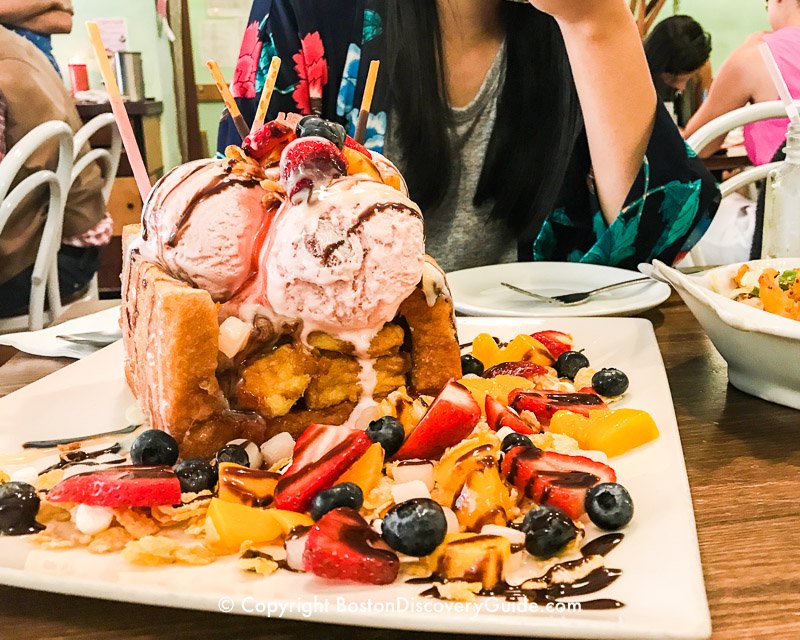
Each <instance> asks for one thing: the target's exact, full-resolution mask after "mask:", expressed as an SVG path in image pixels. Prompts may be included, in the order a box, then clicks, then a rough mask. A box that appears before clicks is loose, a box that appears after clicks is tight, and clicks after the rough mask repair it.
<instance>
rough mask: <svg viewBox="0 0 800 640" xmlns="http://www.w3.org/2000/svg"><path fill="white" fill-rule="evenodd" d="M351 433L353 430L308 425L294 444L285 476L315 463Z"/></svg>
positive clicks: (326, 425) (325, 425) (324, 425)
mask: <svg viewBox="0 0 800 640" xmlns="http://www.w3.org/2000/svg"><path fill="white" fill-rule="evenodd" d="M353 431H355V429H350V428H349V427H341V426H340V427H334V426H331V425H328V424H312V425H309V426H308V427H307V428H306V430H305V431H303V433H302V434H301V435H300V437H299V438H298V439H297V442H295V443H294V451H293V452H292V466H291V467H289V469H288V470H287V473H286V475H290V474H291V473H294V472H295V471H297V470H298V469H301V468H302V467H304V466H306V465H307V464H311V463H312V462H316V461H317V460H319V459H320V458H321V457H322V456H324V455H325V454H326V453H328V451H330V450H331V449H333V448H334V447H335V446H336V445H338V444H341V443H342V442H344V441H345V440H346V439H347V436H349V435H350V434H351V433H353Z"/></svg>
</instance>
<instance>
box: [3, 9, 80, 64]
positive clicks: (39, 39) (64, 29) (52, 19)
mask: <svg viewBox="0 0 800 640" xmlns="http://www.w3.org/2000/svg"><path fill="white" fill-rule="evenodd" d="M72 15H73V9H72V0H3V1H2V3H0V24H1V25H3V26H4V27H7V28H9V29H11V30H13V31H16V32H17V33H18V34H19V35H21V36H22V37H24V38H27V39H28V40H30V41H31V42H32V43H33V44H35V45H36V46H37V47H38V48H39V50H40V51H41V52H42V53H43V54H44V55H45V56H46V57H47V59H48V60H49V61H50V64H52V65H53V67H54V68H55V70H56V71H57V72H58V73H59V74H60V73H61V70H60V69H59V67H58V62H56V59H55V57H54V56H53V43H52V41H51V37H50V36H51V35H53V34H56V33H69V32H70V31H72Z"/></svg>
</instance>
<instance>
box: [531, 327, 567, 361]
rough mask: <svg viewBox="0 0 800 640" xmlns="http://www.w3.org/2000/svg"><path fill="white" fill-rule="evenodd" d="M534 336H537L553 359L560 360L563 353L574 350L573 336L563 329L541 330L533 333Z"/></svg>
mask: <svg viewBox="0 0 800 640" xmlns="http://www.w3.org/2000/svg"><path fill="white" fill-rule="evenodd" d="M531 337H532V338H536V339H537V340H538V341H539V342H541V343H542V344H543V345H544V346H545V348H546V349H547V350H548V351H549V352H550V355H551V356H552V357H553V360H558V356H560V355H561V354H562V353H566V352H567V351H571V350H572V345H573V340H572V336H571V335H569V334H567V333H562V332H561V331H539V332H538V333H532V334H531Z"/></svg>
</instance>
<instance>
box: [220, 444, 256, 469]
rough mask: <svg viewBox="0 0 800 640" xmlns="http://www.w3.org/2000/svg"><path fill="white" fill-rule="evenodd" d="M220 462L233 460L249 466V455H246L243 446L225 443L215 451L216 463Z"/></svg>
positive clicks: (235, 462)
mask: <svg viewBox="0 0 800 640" xmlns="http://www.w3.org/2000/svg"><path fill="white" fill-rule="evenodd" d="M222 462H233V463H234V464H239V465H241V466H243V467H249V466H250V456H249V455H247V451H246V450H245V448H244V447H243V446H241V445H239V444H226V445H225V446H224V447H222V449H220V450H219V451H217V464H220V463H222Z"/></svg>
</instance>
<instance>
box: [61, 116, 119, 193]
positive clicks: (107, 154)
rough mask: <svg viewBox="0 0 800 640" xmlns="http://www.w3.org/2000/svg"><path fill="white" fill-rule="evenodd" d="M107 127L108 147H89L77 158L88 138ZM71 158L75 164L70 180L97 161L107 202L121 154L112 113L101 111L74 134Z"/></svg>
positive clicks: (117, 130)
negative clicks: (89, 148)
mask: <svg viewBox="0 0 800 640" xmlns="http://www.w3.org/2000/svg"><path fill="white" fill-rule="evenodd" d="M106 127H109V129H110V133H111V146H110V147H108V148H97V149H91V150H89V151H88V152H87V153H86V154H84V155H83V156H81V157H80V158H78V156H79V155H80V153H81V149H83V147H84V145H86V144H87V143H88V142H89V140H90V138H91V137H92V136H93V135H94V134H96V133H97V132H98V131H101V130H102V129H105V128H106ZM73 149H74V151H73V153H74V156H73V160H74V162H75V165H74V166H73V168H72V182H75V179H76V178H77V177H78V176H79V175H80V174H81V173H83V171H85V170H86V167H88V166H89V165H90V164H91V163H92V162H97V163H98V164H99V165H100V168H101V169H102V171H103V181H104V182H103V200H104V202H105V203H106V204H108V199H109V198H110V197H111V189H112V188H113V186H114V178H115V177H116V175H117V168H118V167H119V159H120V156H121V154H122V137H121V136H120V134H119V129H118V128H117V123H116V121H115V120H114V115H113V114H111V113H101V114H100V115H99V116H97V117H95V118H92V119H91V120H90V121H89V122H87V123H86V124H85V125H83V127H81V129H80V130H79V131H78V132H77V133H76V134H75V141H74V144H73Z"/></svg>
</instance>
